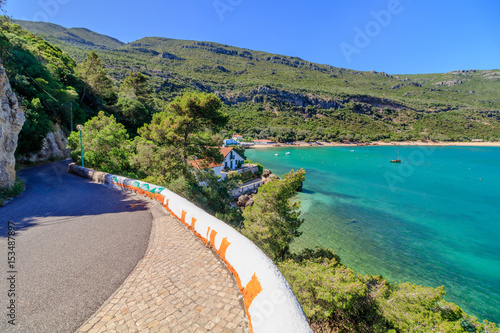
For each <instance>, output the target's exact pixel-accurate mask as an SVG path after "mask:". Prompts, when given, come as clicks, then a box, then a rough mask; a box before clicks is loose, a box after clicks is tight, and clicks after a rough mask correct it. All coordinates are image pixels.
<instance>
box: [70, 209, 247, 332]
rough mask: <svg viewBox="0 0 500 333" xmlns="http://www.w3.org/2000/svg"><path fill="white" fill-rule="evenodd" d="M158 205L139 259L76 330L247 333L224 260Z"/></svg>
mask: <svg viewBox="0 0 500 333" xmlns="http://www.w3.org/2000/svg"><path fill="white" fill-rule="evenodd" d="M159 207H160V206H159V205H155V207H153V215H154V217H155V219H154V221H153V230H152V232H151V239H150V243H149V248H148V250H147V252H146V255H145V257H144V259H142V260H141V261H140V262H139V264H138V265H137V267H136V268H135V270H134V271H133V272H132V273H131V274H130V276H129V277H128V278H127V279H126V280H125V282H124V283H123V285H122V286H121V287H120V288H119V289H118V290H117V291H116V292H115V294H114V295H113V296H111V297H110V298H109V299H108V300H107V301H106V302H105V303H104V305H103V306H102V307H101V309H100V310H98V311H97V313H96V314H94V315H93V316H92V317H91V318H90V319H89V320H88V321H87V322H86V323H85V324H84V325H83V326H82V327H80V329H79V330H78V331H77V332H88V333H97V332H238V333H240V332H241V333H243V332H248V321H247V319H246V316H245V310H244V305H243V298H242V296H241V294H240V292H239V291H238V288H237V286H236V282H235V280H234V278H233V276H232V275H231V273H230V272H229V271H228V269H227V268H226V266H225V265H224V263H223V262H222V261H221V260H220V259H219V257H217V255H216V254H215V253H214V252H213V251H212V250H211V249H208V248H207V247H206V246H205V245H204V244H202V243H201V242H200V240H199V239H198V238H196V237H195V236H194V235H193V234H191V232H190V231H189V230H187V229H186V228H185V227H184V226H182V225H181V223H180V222H179V221H177V220H175V219H174V218H172V217H170V216H165V214H166V213H164V212H163V211H162V212H159V209H161V208H159ZM155 210H156V212H155Z"/></svg>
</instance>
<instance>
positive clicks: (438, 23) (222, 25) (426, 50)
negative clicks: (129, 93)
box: [6, 0, 500, 74]
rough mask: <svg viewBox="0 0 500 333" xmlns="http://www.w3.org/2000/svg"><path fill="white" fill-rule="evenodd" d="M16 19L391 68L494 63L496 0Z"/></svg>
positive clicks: (135, 4) (274, 5)
mask: <svg viewBox="0 0 500 333" xmlns="http://www.w3.org/2000/svg"><path fill="white" fill-rule="evenodd" d="M6 10H7V14H8V15H10V16H12V17H13V18H16V19H26V20H38V21H48V22H52V23H56V24H60V25H62V26H65V27H85V28H88V29H91V30H93V31H96V32H99V33H102V34H106V35H109V36H112V37H115V38H118V39H120V40H121V41H123V42H132V41H134V40H137V39H140V38H142V37H147V36H160V37H168V38H176V39H189V40H203V41H214V42H219V43H224V44H229V45H234V46H239V47H244V48H249V49H254V50H262V51H267V52H271V53H278V54H284V55H289V56H298V57H301V58H303V59H305V60H309V61H313V62H318V63H324V64H330V65H333V66H337V67H345V68H351V69H356V70H376V71H385V72H387V73H390V74H414V73H436V72H448V71H451V70H457V69H498V68H500V20H499V19H498V15H499V14H500V1H497V0H474V1H471V0H468V1H464V0H434V1H430V0H356V1H353V0H324V1H323V0H321V1H314V2H306V1H297V0H288V1H263V0H180V1H171V0H143V1H141V2H140V3H139V1H137V0H134V1H132V0H120V1H118V0H85V1H81V0H8V1H7V6H6Z"/></svg>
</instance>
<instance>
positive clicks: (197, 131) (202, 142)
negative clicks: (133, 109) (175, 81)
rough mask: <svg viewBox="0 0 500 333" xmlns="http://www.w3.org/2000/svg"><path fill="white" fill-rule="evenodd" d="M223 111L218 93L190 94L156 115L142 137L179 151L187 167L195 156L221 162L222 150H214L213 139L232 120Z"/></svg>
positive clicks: (144, 128)
mask: <svg viewBox="0 0 500 333" xmlns="http://www.w3.org/2000/svg"><path fill="white" fill-rule="evenodd" d="M220 108H221V101H220V99H219V98H218V97H217V96H216V95H215V94H206V93H186V94H184V95H183V96H182V97H181V98H179V97H178V98H176V99H175V100H174V101H173V102H172V103H171V104H170V105H169V107H168V109H167V111H165V112H159V113H156V114H155V115H154V116H153V120H152V121H151V123H150V124H148V125H145V126H144V127H142V128H141V129H139V134H140V135H141V136H142V137H144V138H146V139H148V140H151V141H153V142H155V143H156V144H158V145H168V146H171V147H175V148H177V149H178V150H179V153H180V155H181V158H182V161H183V162H184V163H185V164H186V163H187V161H188V158H194V157H196V158H199V159H208V160H211V161H217V162H220V161H221V160H222V156H221V154H220V152H219V148H218V147H214V144H213V142H212V140H211V136H210V134H212V133H214V132H217V131H219V130H220V129H221V128H222V127H223V126H224V125H226V124H227V121H228V118H227V116H226V115H224V114H223V113H222V112H221V111H220Z"/></svg>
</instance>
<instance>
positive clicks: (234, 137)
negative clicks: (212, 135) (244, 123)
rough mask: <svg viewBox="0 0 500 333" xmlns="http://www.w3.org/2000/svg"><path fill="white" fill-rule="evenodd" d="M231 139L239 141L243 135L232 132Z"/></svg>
mask: <svg viewBox="0 0 500 333" xmlns="http://www.w3.org/2000/svg"><path fill="white" fill-rule="evenodd" d="M232 139H233V140H234V141H238V142H240V141H242V140H243V136H242V135H239V134H236V133H234V134H233V137H232Z"/></svg>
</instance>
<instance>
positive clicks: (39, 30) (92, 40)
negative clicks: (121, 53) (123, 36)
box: [12, 20, 124, 50]
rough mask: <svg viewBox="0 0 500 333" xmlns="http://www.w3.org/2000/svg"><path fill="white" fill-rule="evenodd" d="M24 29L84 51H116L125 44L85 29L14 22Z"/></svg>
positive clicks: (44, 23)
mask: <svg viewBox="0 0 500 333" xmlns="http://www.w3.org/2000/svg"><path fill="white" fill-rule="evenodd" d="M12 22H13V23H15V24H19V25H20V26H21V27H23V29H26V30H28V31H30V32H32V33H35V34H38V35H40V36H42V37H44V38H46V39H47V40H49V41H54V40H58V41H60V42H63V43H67V44H69V45H73V46H76V47H81V48H84V49H103V50H106V49H116V48H119V47H120V46H122V45H123V44H124V43H122V42H120V41H119V40H118V39H115V38H112V37H109V36H106V35H101V34H98V33H95V32H93V31H90V30H88V29H85V28H70V29H67V28H64V27H62V26H60V25H57V24H53V23H46V22H31V21H21V20H12Z"/></svg>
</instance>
